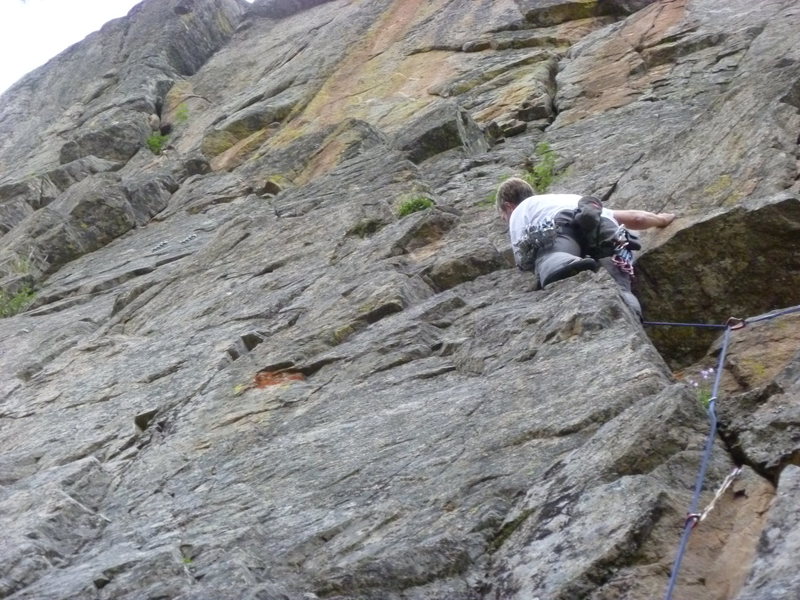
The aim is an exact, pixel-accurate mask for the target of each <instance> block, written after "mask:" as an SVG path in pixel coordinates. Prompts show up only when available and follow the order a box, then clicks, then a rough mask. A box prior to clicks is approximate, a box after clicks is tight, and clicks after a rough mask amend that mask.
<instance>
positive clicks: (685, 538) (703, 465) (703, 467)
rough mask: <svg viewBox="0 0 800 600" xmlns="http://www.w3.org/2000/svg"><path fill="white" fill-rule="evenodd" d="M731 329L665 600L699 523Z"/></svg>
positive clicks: (718, 372) (722, 357)
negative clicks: (718, 396) (701, 456)
mask: <svg viewBox="0 0 800 600" xmlns="http://www.w3.org/2000/svg"><path fill="white" fill-rule="evenodd" d="M731 329H732V328H731V327H730V326H728V327H726V328H725V334H724V337H723V339H722V350H721V352H720V354H719V362H718V363H717V371H716V377H715V378H714V387H713V388H712V390H711V399H710V400H709V401H708V408H707V412H708V420H709V423H710V427H709V431H708V438H707V439H706V447H705V450H704V451H703V460H702V461H701V462H700V471H699V472H698V473H697V480H696V481H695V484H694V494H692V502H691V504H690V506H689V515H688V516H687V518H686V523H685V525H684V526H683V535H682V536H681V543H680V545H679V546H678V553H677V555H676V556H675V562H674V563H673V565H672V573H671V574H670V578H669V585H668V587H667V593H666V595H665V596H664V600H671V598H672V593H673V591H674V590H675V584H676V583H677V581H678V573H679V572H680V568H681V562H682V561H683V555H684V554H685V553H686V545H687V544H688V543H689V536H690V535H691V534H692V529H694V527H695V525H697V523H698V521H699V516H700V515H699V514H698V513H697V508H698V506H699V504H700V493H701V492H702V490H703V482H704V481H705V478H706V471H707V470H708V463H709V461H710V460H711V451H712V449H713V448H714V440H715V439H716V438H717V410H716V404H717V394H718V393H719V384H720V380H721V379H722V368H723V366H724V365H725V356H726V354H727V353H728V343H729V341H730V336H731Z"/></svg>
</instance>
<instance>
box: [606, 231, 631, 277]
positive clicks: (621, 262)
mask: <svg viewBox="0 0 800 600" xmlns="http://www.w3.org/2000/svg"><path fill="white" fill-rule="evenodd" d="M613 241H614V254H613V258H612V259H611V260H612V262H613V263H614V264H615V265H616V266H617V268H618V269H619V270H620V271H622V272H623V273H625V274H626V275H628V276H630V277H633V273H634V271H633V252H631V249H630V245H631V234H630V233H629V232H628V230H627V229H625V227H624V226H623V225H620V226H619V227H618V228H617V231H616V233H615V234H614V240H613Z"/></svg>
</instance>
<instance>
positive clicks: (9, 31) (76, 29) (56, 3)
mask: <svg viewBox="0 0 800 600" xmlns="http://www.w3.org/2000/svg"><path fill="white" fill-rule="evenodd" d="M161 1H166V0H161ZM248 1H252V0H248ZM139 2H141V0H0V93H2V92H4V91H5V90H6V89H8V88H9V87H10V86H11V85H12V84H14V83H15V82H16V81H17V80H18V79H20V78H21V77H22V76H23V75H25V74H26V73H30V72H31V71H33V70H34V69H35V68H36V67H39V66H41V65H43V64H44V63H46V62H47V61H48V60H50V59H51V58H53V57H54V56H56V55H57V54H59V53H60V52H61V51H62V50H66V49H67V48H68V47H69V46H71V45H72V44H74V43H75V42H79V41H81V40H82V39H83V38H85V37H86V36H87V35H89V34H90V33H92V32H93V31H97V30H98V29H100V28H101V27H102V26H103V25H105V24H106V23H108V22H109V21H110V20H111V19H116V18H117V17H123V16H125V15H126V14H128V11H129V10H130V9H131V8H133V7H134V6H136V5H137V4H139Z"/></svg>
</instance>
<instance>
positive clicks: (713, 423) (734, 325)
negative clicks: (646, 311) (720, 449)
mask: <svg viewBox="0 0 800 600" xmlns="http://www.w3.org/2000/svg"><path fill="white" fill-rule="evenodd" d="M797 312H800V305H797V306H791V307H789V308H784V309H781V310H775V311H771V312H768V313H764V314H763V315H758V316H755V317H750V318H748V319H737V318H735V317H731V318H730V319H728V321H727V322H726V323H725V324H724V325H715V324H709V323H667V322H656V321H645V322H643V324H644V325H667V326H684V327H715V328H725V333H724V336H723V339H722V349H721V351H720V355H719V362H718V364H717V369H716V377H715V378H714V386H713V388H712V390H711V398H710V400H709V402H708V407H707V412H708V420H709V432H708V438H707V439H706V445H705V449H704V451H703V459H702V461H701V462H700V470H699V472H698V473H697V480H696V481H695V485H694V493H693V494H692V502H691V505H690V507H689V513H688V515H687V517H686V523H685V524H684V526H683V534H682V535H681V541H680V544H679V546H678V552H677V554H676V556H675V562H674V563H673V565H672V571H671V573H670V578H669V585H668V586H667V592H666V594H665V595H664V600H672V594H673V592H674V591H675V585H676V584H677V581H678V573H679V572H680V568H681V562H682V561H683V557H684V555H685V554H686V546H687V544H688V543H689V536H690V535H691V533H692V530H693V529H694V528H695V527H696V526H697V524H698V523H699V522H700V519H701V515H699V514H698V512H697V509H698V506H699V503H700V493H701V492H702V489H703V483H704V481H705V477H706V471H707V470H708V464H709V462H710V460H711V451H712V449H713V448H714V440H715V439H716V437H717V411H716V405H717V394H718V393H719V385H720V381H721V380H722V369H723V367H724V366H725V358H726V355H727V353H728V345H729V343H730V335H731V331H734V330H736V329H741V328H742V327H745V326H746V325H748V324H750V323H757V322H759V321H767V320H769V319H775V318H777V317H781V316H784V315H788V314H792V313H797Z"/></svg>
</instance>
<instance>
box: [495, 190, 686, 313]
mask: <svg viewBox="0 0 800 600" xmlns="http://www.w3.org/2000/svg"><path fill="white" fill-rule="evenodd" d="M497 209H498V211H499V212H500V215H501V216H502V218H503V220H504V221H506V222H507V223H508V233H509V236H510V238H511V245H512V247H513V251H514V260H515V262H516V263H517V266H518V267H519V268H520V269H523V270H526V271H535V273H536V275H537V276H538V278H539V284H540V285H541V287H542V288H545V287H547V286H548V285H549V284H551V283H553V282H555V281H559V280H561V279H565V278H567V277H570V276H572V275H575V274H577V273H580V272H581V271H588V270H591V271H597V269H598V268H599V267H600V266H601V265H602V266H603V267H604V268H605V269H606V270H607V271H608V272H609V274H610V275H611V277H613V278H614V281H616V282H617V284H618V285H619V286H620V288H621V292H622V297H623V299H624V300H625V302H626V303H627V304H628V306H630V307H631V309H633V311H634V312H635V313H636V314H637V315H638V316H639V317H641V313H642V310H641V306H640V305H639V301H638V300H637V298H636V296H634V295H633V293H632V292H631V277H632V274H633V267H632V264H631V261H632V254H631V251H632V250H638V249H640V248H641V245H640V244H639V243H638V241H637V238H636V236H635V235H633V234H631V233H630V232H629V231H628V228H630V229H633V230H641V229H650V228H651V227H666V226H667V225H669V224H670V223H672V221H674V220H675V215H674V214H672V213H658V214H657V213H652V212H648V211H644V210H611V209H609V208H605V207H603V205H602V202H601V201H600V200H598V199H597V198H595V197H593V196H580V195H578V194H541V195H535V193H534V191H533V188H532V187H531V186H530V185H529V184H528V183H527V182H526V181H525V180H523V179H520V178H518V177H512V178H510V179H507V180H506V181H504V182H503V183H502V184H500V187H499V188H498V190H497Z"/></svg>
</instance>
